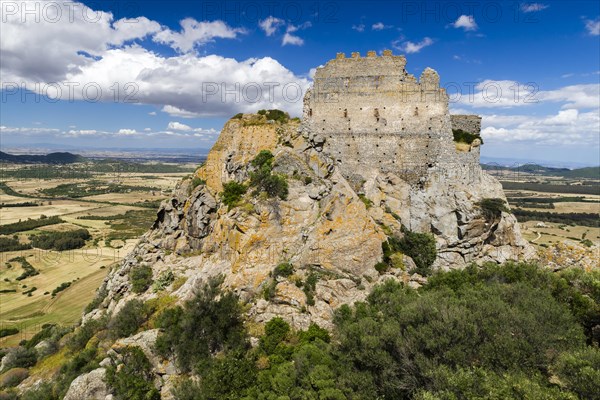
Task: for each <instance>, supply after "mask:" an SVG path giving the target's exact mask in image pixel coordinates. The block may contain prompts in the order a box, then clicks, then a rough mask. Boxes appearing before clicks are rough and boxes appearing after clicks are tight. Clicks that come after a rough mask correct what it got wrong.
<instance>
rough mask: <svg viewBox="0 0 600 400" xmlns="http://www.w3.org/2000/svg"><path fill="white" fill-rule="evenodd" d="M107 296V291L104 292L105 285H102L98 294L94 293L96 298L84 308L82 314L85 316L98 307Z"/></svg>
mask: <svg viewBox="0 0 600 400" xmlns="http://www.w3.org/2000/svg"><path fill="white" fill-rule="evenodd" d="M106 296H108V290H106V285H103V286H102V287H101V288H100V289H99V290H98V292H97V293H96V297H94V299H93V300H92V301H91V302H90V303H89V304H88V305H87V306H86V307H85V310H84V312H85V313H86V314H87V313H89V312H91V311H92V310H94V309H95V308H96V307H98V306H99V305H100V304H102V302H103V301H104V299H105V298H106Z"/></svg>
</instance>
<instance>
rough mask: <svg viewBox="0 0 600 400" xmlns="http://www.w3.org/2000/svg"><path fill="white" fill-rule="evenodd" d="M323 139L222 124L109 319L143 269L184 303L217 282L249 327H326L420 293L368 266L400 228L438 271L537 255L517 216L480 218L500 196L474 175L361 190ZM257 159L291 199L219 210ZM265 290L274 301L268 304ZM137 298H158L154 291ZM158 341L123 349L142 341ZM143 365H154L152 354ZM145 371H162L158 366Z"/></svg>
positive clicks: (251, 118) (113, 296)
mask: <svg viewBox="0 0 600 400" xmlns="http://www.w3.org/2000/svg"><path fill="white" fill-rule="evenodd" d="M248 141H250V143H248ZM324 141H326V139H325V138H323V137H321V136H319V134H318V133H315V132H313V131H311V130H310V129H309V127H308V126H307V125H302V124H299V123H298V122H294V121H290V122H288V123H283V124H282V123H268V122H267V121H265V120H264V117H262V119H261V116H259V115H244V116H243V117H241V118H237V119H232V120H231V121H229V122H228V123H227V124H226V125H225V128H224V131H223V133H222V135H221V137H220V138H219V140H218V141H217V144H216V145H215V148H214V149H213V150H211V152H210V154H209V156H208V160H210V161H207V164H206V165H204V166H203V167H202V168H200V169H199V171H198V173H197V177H199V178H201V179H202V180H203V181H201V182H205V183H201V184H199V185H198V186H197V187H193V186H192V180H191V179H188V180H185V181H183V182H181V183H180V184H179V185H178V187H177V188H176V190H175V192H174V193H173V196H172V198H171V199H169V200H168V201H165V202H163V204H162V205H161V207H160V210H159V211H158V215H157V220H156V222H155V224H154V226H153V229H152V230H151V231H150V232H148V233H147V234H145V235H144V236H143V237H142V239H141V240H140V242H139V244H138V246H137V247H136V249H135V250H134V251H133V252H132V253H131V254H130V255H129V256H128V257H127V259H126V260H125V261H124V262H123V264H122V265H121V267H120V268H118V269H116V270H114V271H113V272H111V274H110V275H109V276H108V278H107V280H106V283H105V284H106V288H107V290H108V292H109V295H108V296H107V299H106V300H105V301H104V303H103V304H102V306H101V308H103V309H104V310H105V311H104V312H117V311H118V310H119V309H120V307H122V306H123V304H124V303H125V302H126V301H128V300H130V299H131V298H133V297H134V296H135V295H133V294H132V293H131V289H130V283H129V279H128V273H129V271H130V269H131V268H134V267H137V266H139V265H149V266H151V267H152V269H153V271H154V277H155V278H156V277H157V276H159V275H160V274H161V273H164V272H165V271H171V272H172V273H173V274H174V276H175V279H176V280H179V281H180V282H181V281H182V280H185V282H184V283H183V284H180V285H178V288H177V289H176V290H172V289H170V288H166V290H167V291H173V293H171V294H172V295H173V296H175V297H176V298H177V299H179V300H180V301H183V300H186V299H189V298H191V297H192V296H193V294H194V291H195V289H196V288H197V287H198V286H199V285H200V284H201V283H202V282H205V281H206V280H207V279H208V278H210V277H213V276H216V275H222V276H223V278H224V280H223V284H222V286H223V288H224V289H226V290H232V291H234V292H236V293H237V294H238V295H239V296H240V298H241V299H242V300H243V301H245V302H248V303H249V305H250V306H249V308H248V310H249V311H248V317H249V318H250V319H252V320H254V321H256V322H259V323H262V322H265V321H268V320H269V319H270V318H272V317H273V316H282V317H283V318H285V319H286V320H288V321H289V322H291V323H292V324H293V325H294V326H296V327H298V328H306V327H307V326H308V325H309V324H310V323H311V322H316V323H318V324H320V325H321V326H324V327H329V326H331V321H332V316H333V311H334V310H335V309H336V308H337V307H339V306H340V305H341V304H345V303H354V302H356V301H362V300H364V299H365V298H366V296H367V295H368V293H369V292H370V290H371V288H372V287H373V286H374V285H376V284H378V283H380V282H382V281H383V280H385V279H397V280H401V281H403V282H405V283H407V284H409V285H410V286H413V287H417V286H419V285H421V284H422V283H423V282H422V278H421V277H420V276H418V275H415V274H413V273H412V272H411V270H412V269H413V268H412V266H414V263H412V260H411V259H410V258H409V257H407V256H404V260H403V261H402V262H401V263H400V265H403V266H404V267H403V268H404V269H398V270H394V271H391V273H386V274H384V275H381V274H380V273H379V272H377V271H376V270H375V268H374V266H375V264H376V263H377V262H379V261H381V260H382V256H383V254H382V242H384V241H385V240H387V237H388V236H389V235H395V236H397V237H401V236H402V227H403V226H404V227H405V228H407V229H409V230H412V231H416V232H431V233H433V234H434V236H435V239H436V247H437V251H438V257H437V260H436V262H435V264H434V266H435V267H437V268H444V269H449V268H461V267H463V266H465V265H467V264H468V263H470V262H478V263H481V262H486V261H495V262H503V261H506V260H509V259H520V258H528V257H531V256H532V254H533V251H532V249H531V247H530V246H529V245H528V243H527V242H526V241H525V240H523V239H522V237H521V234H520V230H519V227H518V224H517V223H516V220H515V218H514V216H512V214H510V213H508V212H503V213H501V215H499V217H498V218H495V219H493V220H486V218H484V216H483V215H482V214H483V213H482V210H481V209H480V207H479V206H478V202H479V201H481V200H482V199H484V198H502V199H504V194H503V192H502V187H501V186H500V184H499V183H498V182H497V181H496V180H495V179H494V178H492V177H491V176H489V175H487V174H486V173H485V172H483V171H482V170H481V169H479V168H477V169H475V170H473V169H472V168H471V169H468V170H467V169H464V168H463V169H460V168H456V169H451V170H450V169H448V168H445V167H444V166H434V167H431V168H429V170H428V173H427V175H426V176H425V177H424V178H423V179H421V180H420V181H419V182H418V183H416V184H415V183H409V182H407V181H405V180H403V179H402V178H401V177H399V176H397V175H395V174H394V173H392V172H387V173H386V172H381V171H379V172H377V171H375V172H372V173H370V174H369V175H366V176H365V178H366V179H364V180H362V181H360V182H358V183H357V182H352V181H350V180H348V179H346V178H345V177H344V175H343V174H342V173H341V171H340V170H339V169H338V168H337V167H336V162H335V161H334V160H333V158H331V157H330V155H329V154H327V153H326V152H325V151H324V147H323V142H324ZM261 150H269V151H271V152H272V153H273V155H274V160H273V172H274V173H277V174H281V175H284V176H286V177H287V178H286V179H287V182H288V185H289V193H288V196H287V198H286V199H285V200H281V199H278V198H267V197H266V196H263V195H259V194H253V193H252V190H249V191H248V193H247V194H246V195H245V196H244V197H243V198H242V200H241V201H240V202H239V203H238V204H237V205H236V206H234V207H231V208H230V207H228V206H226V205H224V204H223V203H222V202H221V199H220V192H221V191H222V188H223V184H224V183H226V182H229V181H237V182H247V181H248V179H249V177H250V174H251V173H252V169H253V167H252V166H251V164H250V161H251V160H252V159H253V158H254V157H256V155H257V154H258V153H259V152H260V151H261ZM210 163H212V167H209V164H210ZM218 163H222V165H221V167H222V168H218V167H217V164H218ZM215 171H216V172H215ZM283 262H286V263H291V264H292V265H293V267H294V272H293V274H292V275H291V276H289V277H286V278H277V279H274V278H273V277H272V272H273V270H274V268H275V267H276V266H277V265H278V264H280V263H283ZM311 275H317V276H318V282H317V283H316V285H315V288H314V289H312V290H311V291H310V293H307V291H306V290H305V289H304V288H302V284H303V282H305V281H306V280H307V278H308V277H309V276H311ZM267 289H269V291H270V294H269V296H265V294H264V293H265V291H266V290H267ZM141 296H142V298H144V299H149V298H152V297H156V296H157V294H156V293H154V292H153V291H152V289H149V290H148V292H147V293H145V294H142V295H141ZM102 313H103V311H102V310H100V311H94V312H93V313H92V314H91V315H94V316H96V317H97V316H99V315H102ZM86 318H87V317H86ZM154 333H155V332H154V331H148V333H146V332H144V333H143V335H140V337H134V338H130V339H131V340H133V341H134V342H138V341H140V340H141V341H142V342H146V341H147V340H146V339H148V337H147V335H151V334H152V335H154ZM130 339H126V340H125V341H127V340H130ZM125 341H120V342H119V343H121V342H123V343H125ZM123 343H121V344H123ZM130 344H131V343H130ZM137 345H139V346H140V347H142V349H145V350H144V351H145V352H149V351H150V350H149V348H147V347H148V346H145V345H143V344H137ZM147 356H148V357H149V359H150V360H153V358H152V357H153V356H152V354H150V353H148V354H147ZM152 364H153V365H154V367H155V369H156V371H157V372H158V373H160V374H164V373H165V371H164V369H165V368H166V366H165V365H163V364H161V362H160V361H158V360H154V361H152Z"/></svg>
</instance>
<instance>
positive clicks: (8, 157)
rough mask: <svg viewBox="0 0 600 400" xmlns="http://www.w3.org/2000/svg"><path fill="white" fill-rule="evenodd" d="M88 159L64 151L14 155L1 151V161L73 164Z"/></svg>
mask: <svg viewBox="0 0 600 400" xmlns="http://www.w3.org/2000/svg"><path fill="white" fill-rule="evenodd" d="M84 161H87V159H86V158H85V157H82V156H80V155H78V154H73V153H68V152H63V153H50V154H45V155H28V154H25V155H14V154H8V153H5V152H3V151H0V162H2V163H14V164H73V163H77V162H84Z"/></svg>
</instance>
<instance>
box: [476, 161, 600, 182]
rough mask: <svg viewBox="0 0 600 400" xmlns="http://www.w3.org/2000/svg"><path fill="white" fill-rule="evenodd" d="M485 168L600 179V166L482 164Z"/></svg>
mask: <svg viewBox="0 0 600 400" xmlns="http://www.w3.org/2000/svg"><path fill="white" fill-rule="evenodd" d="M481 167H482V168H483V169H484V170H488V171H489V170H498V169H502V170H508V171H514V172H515V173H529V174H539V175H552V176H562V177H564V178H592V179H600V166H598V167H585V168H575V169H569V168H554V167H544V166H543V165H539V164H523V165H519V166H515V167H503V166H499V165H494V164H481Z"/></svg>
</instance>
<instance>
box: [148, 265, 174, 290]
mask: <svg viewBox="0 0 600 400" xmlns="http://www.w3.org/2000/svg"><path fill="white" fill-rule="evenodd" d="M174 280H175V276H174V275H173V272H172V271H171V270H168V271H163V272H161V273H160V275H158V278H156V280H155V281H154V283H153V284H152V288H153V289H154V291H155V292H158V291H160V290H165V289H166V288H167V287H168V286H169V285H170V284H171V283H173V281H174Z"/></svg>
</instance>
